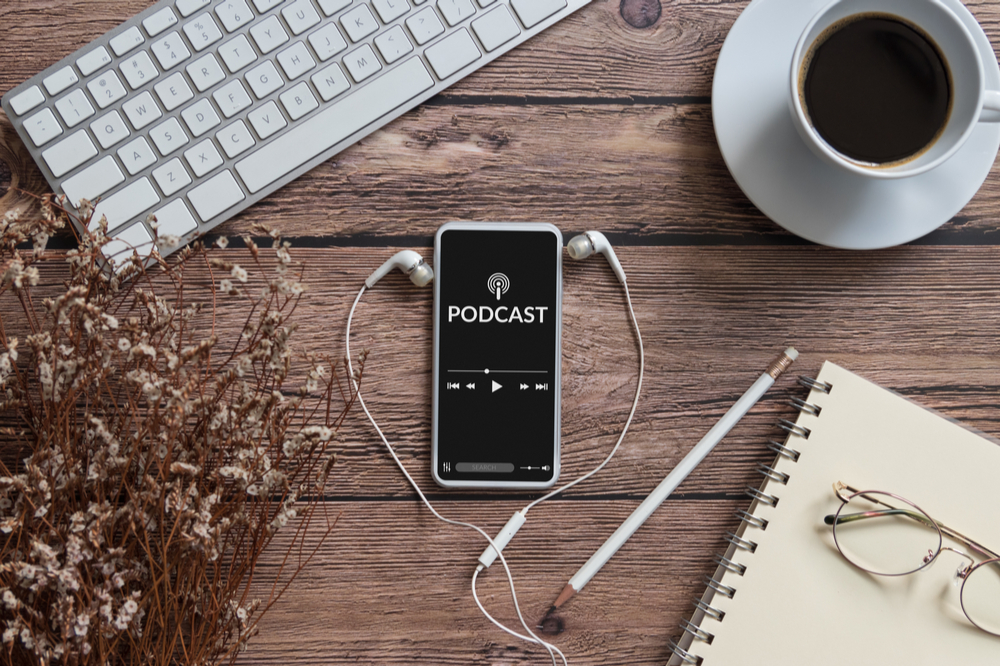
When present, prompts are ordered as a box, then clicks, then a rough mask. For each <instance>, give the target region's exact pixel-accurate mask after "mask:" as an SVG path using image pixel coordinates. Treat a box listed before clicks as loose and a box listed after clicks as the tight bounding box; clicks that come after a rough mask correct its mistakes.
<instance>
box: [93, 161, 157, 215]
mask: <svg viewBox="0 0 1000 667" xmlns="http://www.w3.org/2000/svg"><path fill="white" fill-rule="evenodd" d="M105 159H111V160H113V159H114V158H111V157H110V156H109V157H107V158H105ZM159 203H160V197H159V196H158V195H157V194H156V191H155V190H154V189H153V185H152V183H150V182H149V179H148V178H146V177H143V178H140V179H139V180H138V181H135V182H134V183H132V184H131V185H128V186H126V187H124V188H122V189H121V190H119V191H118V192H116V193H114V194H113V195H111V196H110V197H108V198H107V199H102V200H101V201H100V202H99V203H98V204H97V206H95V207H94V215H93V217H91V218H90V227H89V229H90V230H91V231H93V230H95V229H97V226H98V224H99V223H100V221H101V216H105V217H107V219H108V231H109V232H110V231H114V230H115V229H117V228H119V227H121V226H122V225H124V224H125V223H126V222H131V221H132V220H134V219H135V218H136V217H138V216H139V215H140V214H141V213H144V212H146V211H147V210H148V209H150V208H152V207H154V206H156V205H157V204H159Z"/></svg>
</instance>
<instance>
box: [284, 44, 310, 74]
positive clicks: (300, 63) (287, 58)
mask: <svg viewBox="0 0 1000 667" xmlns="http://www.w3.org/2000/svg"><path fill="white" fill-rule="evenodd" d="M278 63H279V64H280V65H281V69H282V70H284V72H285V76H286V77H288V80H289V81H294V80H295V79H297V78H299V77H300V76H302V75H303V74H305V73H306V72H308V71H309V70H311V69H312V68H313V67H315V66H316V61H315V60H313V59H312V56H310V55H309V49H307V48H306V45H305V42H295V43H294V44H292V45H291V46H290V47H289V48H287V49H285V50H284V51H282V52H281V53H279V54H278Z"/></svg>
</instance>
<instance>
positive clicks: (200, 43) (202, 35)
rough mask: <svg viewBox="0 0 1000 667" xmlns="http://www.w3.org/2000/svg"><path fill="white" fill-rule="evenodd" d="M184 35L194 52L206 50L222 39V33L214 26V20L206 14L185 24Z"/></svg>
mask: <svg viewBox="0 0 1000 667" xmlns="http://www.w3.org/2000/svg"><path fill="white" fill-rule="evenodd" d="M184 34H185V35H187V38H188V40H189V41H190V42H191V46H193V47H194V50H195V51H201V50H203V49H206V48H208V47H209V46H211V45H212V44H215V43H216V42H217V41H219V40H220V39H222V31H221V30H219V26H217V25H215V19H213V18H212V15H211V14H209V13H208V12H205V13H204V14H202V15H201V16H199V17H198V18H196V19H194V20H193V21H188V22H187V23H185V24H184Z"/></svg>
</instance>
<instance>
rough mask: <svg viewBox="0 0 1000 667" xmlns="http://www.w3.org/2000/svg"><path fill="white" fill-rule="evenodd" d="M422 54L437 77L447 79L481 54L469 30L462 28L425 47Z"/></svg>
mask: <svg viewBox="0 0 1000 667" xmlns="http://www.w3.org/2000/svg"><path fill="white" fill-rule="evenodd" d="M424 55H425V56H426V57H427V62H429V63H430V64H431V67H433V68H434V72H435V74H437V75H438V78H440V79H447V78H448V77H449V76H451V75H452V74H454V73H455V72H457V71H459V70H460V69H462V68H463V67H465V66H467V65H470V64H472V63H474V62H475V61H477V60H479V58H480V56H481V55H482V54H481V53H480V52H479V47H477V46H476V43H475V42H474V41H473V40H472V35H470V34H469V31H468V30H466V29H465V28H462V29H461V30H459V31H458V32H456V33H453V34H451V35H448V36H447V37H445V38H444V39H442V40H441V41H440V42H438V43H437V44H435V45H434V46H429V47H427V50H426V51H424Z"/></svg>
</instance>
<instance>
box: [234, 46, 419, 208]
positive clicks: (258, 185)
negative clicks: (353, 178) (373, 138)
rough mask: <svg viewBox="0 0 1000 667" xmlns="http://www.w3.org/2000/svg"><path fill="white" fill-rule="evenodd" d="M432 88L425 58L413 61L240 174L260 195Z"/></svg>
mask: <svg viewBox="0 0 1000 667" xmlns="http://www.w3.org/2000/svg"><path fill="white" fill-rule="evenodd" d="M433 86H434V80H433V79H432V78H431V76H430V74H428V73H427V70H426V69H425V68H424V66H423V64H421V62H420V58H410V59H409V60H407V61H405V62H403V63H401V64H400V65H397V66H396V67H395V68H393V69H391V70H389V71H388V72H386V73H385V74H384V75H382V76H380V77H379V78H377V79H375V80H374V81H372V82H371V83H369V84H368V85H367V86H363V87H361V88H359V89H357V90H356V91H355V92H354V93H352V94H351V95H349V96H347V97H345V98H344V99H343V100H340V101H339V102H336V103H334V104H332V105H330V106H328V107H327V108H325V109H323V110H322V111H321V112H320V113H318V114H316V115H315V116H313V117H311V118H309V119H308V120H305V121H303V122H301V123H299V124H298V125H296V126H295V127H294V128H292V129H291V130H289V131H288V132H285V133H284V134H282V135H281V136H279V137H277V138H276V139H273V140H272V141H271V143H269V144H266V145H264V146H262V147H261V148H259V149H257V151H256V152H254V153H251V154H250V155H249V156H247V157H246V158H244V159H243V160H242V161H241V162H237V163H236V171H237V172H239V175H240V177H241V178H242V179H243V182H244V183H245V184H246V186H247V188H248V189H249V190H250V192H259V191H261V190H263V189H264V188H265V187H267V186H268V185H270V184H271V183H274V182H275V181H277V180H278V179H280V178H281V177H283V176H285V175H286V174H289V173H291V172H293V171H295V170H296V169H298V168H299V167H301V166H303V165H304V164H306V163H308V162H309V161H310V160H311V159H313V158H315V157H317V156H318V155H321V154H322V153H323V152H325V151H327V150H329V149H330V148H333V147H334V146H336V145H337V144H338V143H340V142H342V141H344V140H345V139H347V138H348V137H350V136H351V135H352V134H354V133H356V132H359V131H360V130H362V129H364V128H365V127H366V126H368V125H370V124H372V123H375V122H377V121H378V119H380V118H382V117H383V116H385V115H386V114H388V113H389V112H391V111H393V110H394V109H396V108H398V107H400V106H402V105H403V104H405V103H407V102H409V101H410V100H412V99H413V98H415V97H417V96H418V95H420V93H422V92H424V91H426V90H429V89H430V88H432V87H433Z"/></svg>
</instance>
